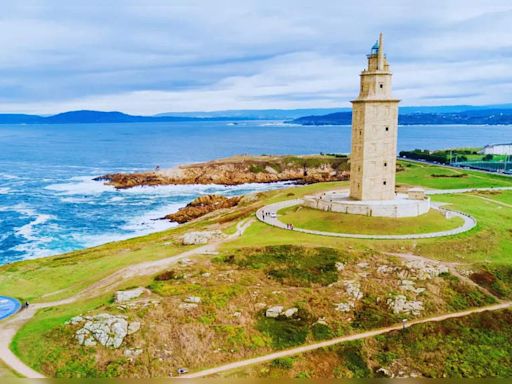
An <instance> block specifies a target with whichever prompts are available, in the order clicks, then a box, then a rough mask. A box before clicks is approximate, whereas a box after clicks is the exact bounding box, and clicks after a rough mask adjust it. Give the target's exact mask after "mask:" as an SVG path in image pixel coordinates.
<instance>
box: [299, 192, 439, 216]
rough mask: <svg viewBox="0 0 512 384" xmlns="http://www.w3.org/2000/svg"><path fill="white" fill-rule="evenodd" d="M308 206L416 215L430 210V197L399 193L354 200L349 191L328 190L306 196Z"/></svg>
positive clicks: (345, 210)
mask: <svg viewBox="0 0 512 384" xmlns="http://www.w3.org/2000/svg"><path fill="white" fill-rule="evenodd" d="M303 205H305V206H306V207H309V208H314V209H321V210H323V211H328V212H340V213H348V214H352V215H365V216H378V217H415V216H420V215H423V214H425V213H427V212H428V211H429V210H430V198H429V197H424V198H422V199H415V198H411V193H409V195H406V194H403V193H398V194H397V195H396V198H395V199H393V200H367V201H360V200H353V199H351V198H350V197H349V193H348V192H344V191H343V192H327V193H323V194H320V195H310V196H305V197H304V203H303Z"/></svg>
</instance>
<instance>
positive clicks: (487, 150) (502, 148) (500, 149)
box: [478, 143, 512, 155]
mask: <svg viewBox="0 0 512 384" xmlns="http://www.w3.org/2000/svg"><path fill="white" fill-rule="evenodd" d="M478 153H481V154H483V155H512V143H508V144H490V145H486V146H485V147H484V149H482V150H481V151H480V152H478Z"/></svg>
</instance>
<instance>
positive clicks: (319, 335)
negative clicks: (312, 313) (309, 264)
mask: <svg viewBox="0 0 512 384" xmlns="http://www.w3.org/2000/svg"><path fill="white" fill-rule="evenodd" d="M311 332H312V333H313V337H314V338H315V340H327V339H332V338H333V337H334V334H333V332H332V330H331V328H330V327H329V326H328V325H325V324H320V323H315V324H313V326H312V327H311Z"/></svg>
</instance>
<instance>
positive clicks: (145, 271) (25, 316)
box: [0, 219, 254, 379]
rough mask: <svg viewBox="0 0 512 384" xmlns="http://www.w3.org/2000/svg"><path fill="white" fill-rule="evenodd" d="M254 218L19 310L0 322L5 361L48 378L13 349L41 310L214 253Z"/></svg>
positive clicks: (33, 375)
mask: <svg viewBox="0 0 512 384" xmlns="http://www.w3.org/2000/svg"><path fill="white" fill-rule="evenodd" d="M253 221H254V220H252V219H250V220H245V221H242V222H240V223H239V224H238V226H237V231H236V232H235V233H234V234H232V235H229V236H227V237H226V238H224V239H221V240H217V241H215V242H212V243H210V244H207V245H204V246H201V247H197V248H194V249H192V250H190V251H186V252H183V253H180V254H178V255H175V256H171V257H168V258H165V259H160V260H156V261H149V262H144V263H139V264H135V265H131V266H128V267H125V268H123V269H120V270H119V271H117V272H114V273H113V274H112V275H110V276H108V277H106V278H104V279H102V280H99V281H98V282H96V283H94V284H93V285H91V286H89V287H87V288H85V289H84V290H83V291H81V292H79V293H77V294H76V295H74V296H71V297H69V298H67V299H64V300H59V301H54V302H48V303H36V304H31V305H30V306H29V307H28V308H27V309H23V310H22V311H19V312H18V313H17V314H15V315H13V316H11V317H9V318H8V319H6V320H5V321H2V322H0V359H1V360H3V361H4V363H5V364H6V365H8V366H9V367H10V368H11V369H12V370H14V371H15V372H17V373H19V374H20V375H22V376H24V377H27V378H31V379H40V378H44V377H45V376H44V375H42V374H41V373H39V372H36V371H34V370H33V369H32V368H30V367H29V366H28V365H26V364H25V363H24V362H23V361H21V360H20V359H19V358H18V357H17V356H16V355H15V354H14V353H12V351H11V350H10V348H9V346H10V345H11V342H12V340H13V338H14V336H15V335H16V333H17V332H18V331H19V329H20V328H21V327H22V326H23V325H24V324H25V323H27V322H28V321H29V320H30V319H31V318H32V317H33V316H34V315H35V314H36V312H37V311H38V310H39V309H43V308H49V307H57V306H60V305H64V304H70V303H73V302H75V301H77V300H79V299H85V298H88V297H94V296H98V295H99V294H101V293H102V292H104V291H105V290H107V289H109V290H112V289H114V288H115V287H116V286H117V285H119V284H122V283H123V282H124V281H126V279H129V278H132V277H136V276H149V275H153V274H155V273H157V272H159V271H162V270H165V269H167V268H168V267H169V266H171V265H173V264H175V263H177V262H178V261H179V260H182V259H184V258H188V257H191V256H195V255H202V254H208V253H212V252H214V251H215V250H216V248H217V247H218V246H219V245H220V244H222V243H224V242H227V241H230V240H234V239H236V238H238V237H239V236H241V235H242V234H243V233H244V231H245V230H246V229H247V228H248V227H249V226H250V225H251V224H252V223H253Z"/></svg>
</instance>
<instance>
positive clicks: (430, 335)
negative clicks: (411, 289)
mask: <svg viewBox="0 0 512 384" xmlns="http://www.w3.org/2000/svg"><path fill="white" fill-rule="evenodd" d="M510 321H512V311H510V310H504V311H500V312H493V313H482V314H474V315H471V316H469V317H465V318H460V319H450V320H446V321H443V322H441V323H430V324H422V325H415V326H414V327H411V328H409V329H407V331H406V332H401V331H396V332H392V333H390V334H387V335H380V336H377V337H374V338H369V339H366V340H364V341H357V342H349V343H344V344H340V345H336V346H333V347H330V348H324V349H321V350H317V351H314V352H310V353H306V354H302V355H298V356H294V357H289V358H285V359H279V360H274V361H272V362H270V363H266V364H262V365H257V366H253V367H248V368H246V369H243V370H239V371H232V372H228V373H226V375H225V376H229V377H236V376H238V377H247V376H251V377H257V376H259V377H273V378H278V377H290V378H297V377H323V378H347V377H349V378H368V377H379V376H381V374H379V372H378V370H379V369H380V368H384V369H386V370H388V371H389V372H391V373H392V374H394V375H398V374H399V373H400V372H402V375H404V376H410V375H411V374H414V373H415V374H421V375H422V376H425V377H429V378H445V377H449V378H462V377H465V378H490V377H493V378H496V377H507V378H508V377H510V376H511V375H512V328H511V327H510V326H509V324H510Z"/></svg>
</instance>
